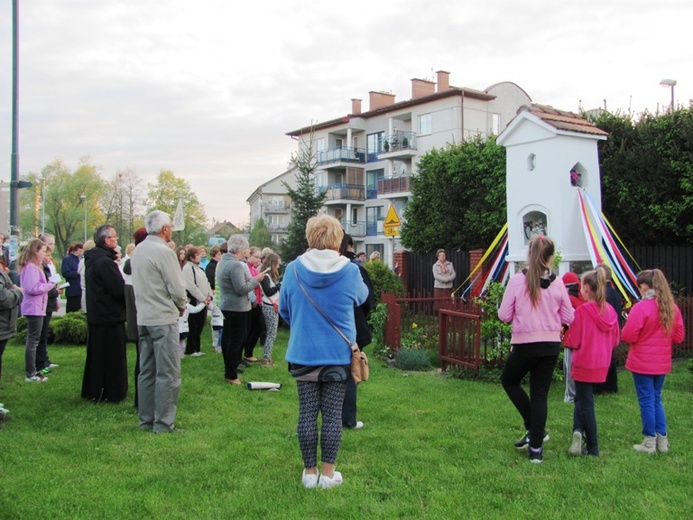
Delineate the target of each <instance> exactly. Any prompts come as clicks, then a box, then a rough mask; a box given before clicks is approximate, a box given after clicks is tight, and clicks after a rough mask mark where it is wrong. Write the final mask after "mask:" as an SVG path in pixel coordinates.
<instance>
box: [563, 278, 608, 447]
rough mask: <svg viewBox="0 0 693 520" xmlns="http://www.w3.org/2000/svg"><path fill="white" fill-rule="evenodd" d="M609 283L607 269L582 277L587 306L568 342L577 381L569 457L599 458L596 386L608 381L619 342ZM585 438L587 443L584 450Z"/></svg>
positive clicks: (580, 311)
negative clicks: (609, 296) (595, 406)
mask: <svg viewBox="0 0 693 520" xmlns="http://www.w3.org/2000/svg"><path fill="white" fill-rule="evenodd" d="M606 284H607V281H606V274H605V272H604V270H603V269H596V270H594V271H588V272H586V273H585V274H583V275H582V296H583V297H584V298H585V301H586V302H587V303H585V304H583V305H580V306H579V307H578V308H577V309H575V320H574V321H573V324H572V325H571V326H570V335H569V336H568V341H567V343H566V346H567V347H568V348H571V349H573V353H572V356H571V376H572V378H573V379H574V380H575V408H574V410H573V442H572V444H571V446H570V450H568V454H569V455H580V454H582V455H591V456H593V457H599V443H598V441H597V419H596V417H595V415H594V384H595V383H603V382H604V381H606V374H607V372H608V371H609V365H610V364H611V351H612V350H613V349H614V347H616V345H618V343H619V330H618V316H617V315H616V311H615V310H614V308H613V307H612V306H611V305H609V304H608V303H607V302H606ZM583 439H584V440H586V447H585V448H584V449H583V447H582V442H583Z"/></svg>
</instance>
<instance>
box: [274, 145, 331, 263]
mask: <svg viewBox="0 0 693 520" xmlns="http://www.w3.org/2000/svg"><path fill="white" fill-rule="evenodd" d="M291 164H292V165H293V167H294V169H295V170H296V189H293V188H291V187H290V186H289V185H288V184H287V183H286V182H282V184H284V187H285V188H286V190H287V193H288V194H289V196H290V197H291V222H290V223H289V227H288V230H287V231H288V236H287V237H286V239H285V240H284V241H283V242H282V244H281V252H282V259H283V260H284V262H286V263H288V262H290V261H292V260H293V259H294V258H296V257H297V256H298V255H301V254H303V253H304V252H305V251H306V249H307V248H308V241H307V240H306V223H307V222H308V219H310V218H311V217H314V216H315V215H317V214H318V212H319V211H320V208H321V207H322V205H323V202H324V201H325V197H326V196H327V195H326V194H325V193H324V192H320V193H318V192H317V191H316V189H315V170H316V168H317V165H316V162H315V152H314V151H313V137H312V135H311V138H310V141H309V142H308V144H307V146H301V147H300V149H299V151H298V153H296V154H294V155H292V157H291Z"/></svg>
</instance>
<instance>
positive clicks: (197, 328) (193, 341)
mask: <svg viewBox="0 0 693 520" xmlns="http://www.w3.org/2000/svg"><path fill="white" fill-rule="evenodd" d="M206 322H207V309H202V310H201V311H200V312H198V313H197V314H190V316H188V328H189V332H188V342H187V343H186V345H185V355H186V356H189V355H190V354H194V353H195V352H199V351H200V337H201V336H202V329H204V327H205V323H206Z"/></svg>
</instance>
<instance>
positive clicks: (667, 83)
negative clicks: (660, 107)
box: [659, 79, 676, 112]
mask: <svg viewBox="0 0 693 520" xmlns="http://www.w3.org/2000/svg"><path fill="white" fill-rule="evenodd" d="M659 84H660V85H661V86H662V87H671V105H670V106H669V108H670V109H671V111H672V112H673V111H674V86H675V85H676V80H675V79H663V80H662V81H660V82H659Z"/></svg>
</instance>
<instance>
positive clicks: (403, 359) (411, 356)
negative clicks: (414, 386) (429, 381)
mask: <svg viewBox="0 0 693 520" xmlns="http://www.w3.org/2000/svg"><path fill="white" fill-rule="evenodd" d="M395 366H396V367H397V368H399V369H400V370H417V371H424V370H429V369H430V368H431V360H430V358H429V355H428V351H427V350H422V349H418V348H400V349H399V350H398V351H397V353H396V354H395Z"/></svg>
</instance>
